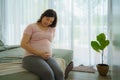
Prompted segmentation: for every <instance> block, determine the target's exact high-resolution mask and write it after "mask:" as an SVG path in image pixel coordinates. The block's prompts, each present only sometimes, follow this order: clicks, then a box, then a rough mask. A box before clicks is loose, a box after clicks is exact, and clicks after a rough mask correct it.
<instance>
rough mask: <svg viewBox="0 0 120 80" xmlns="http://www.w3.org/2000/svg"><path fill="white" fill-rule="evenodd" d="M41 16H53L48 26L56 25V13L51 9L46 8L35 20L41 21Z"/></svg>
mask: <svg viewBox="0 0 120 80" xmlns="http://www.w3.org/2000/svg"><path fill="white" fill-rule="evenodd" d="M43 17H54V18H55V19H54V21H53V22H52V24H51V25H50V27H56V24H57V14H56V12H55V11H54V10H53V9H47V10H46V11H45V12H44V13H43V14H42V15H41V17H40V19H38V21H37V22H41V20H42V18H43Z"/></svg>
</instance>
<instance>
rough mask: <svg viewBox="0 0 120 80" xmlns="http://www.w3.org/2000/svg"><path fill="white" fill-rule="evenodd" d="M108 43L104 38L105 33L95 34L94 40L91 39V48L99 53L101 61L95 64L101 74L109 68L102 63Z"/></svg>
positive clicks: (104, 73)
mask: <svg viewBox="0 0 120 80" xmlns="http://www.w3.org/2000/svg"><path fill="white" fill-rule="evenodd" d="M109 44H110V41H109V40H107V39H106V35H105V34H104V33H100V34H99V35H97V36H96V40H95V41H91V46H92V48H93V49H94V50H95V51H97V52H99V53H101V60H102V63H101V64H97V70H98V73H99V74H100V75H101V76H106V75H107V73H108V70H109V65H108V64H104V63H103V56H104V50H105V48H106V47H107V46H108V45H109Z"/></svg>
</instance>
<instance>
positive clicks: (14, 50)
mask: <svg viewBox="0 0 120 80" xmlns="http://www.w3.org/2000/svg"><path fill="white" fill-rule="evenodd" d="M23 51H24V50H23V49H22V48H21V47H20V46H19V45H14V46H0V64H7V63H19V62H21V61H22V58H23V55H24V52H23ZM53 57H56V58H62V59H64V60H65V66H66V69H65V79H66V78H67V77H68V73H69V72H70V71H71V70H72V68H73V62H72V59H73V51H72V50H67V49H53ZM16 65H18V64H16ZM27 79H28V80H38V77H37V76H36V75H34V74H32V73H30V72H28V71H20V72H16V73H11V74H7V75H0V80H27Z"/></svg>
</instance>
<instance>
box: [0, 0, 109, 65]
mask: <svg viewBox="0 0 120 80" xmlns="http://www.w3.org/2000/svg"><path fill="white" fill-rule="evenodd" d="M3 3H4V4H3ZM0 4H2V5H1V6H0V8H1V9H0V10H2V12H1V13H0V17H2V18H1V19H0V20H1V22H0V26H1V27H0V28H2V30H1V31H2V33H1V35H0V37H1V38H2V39H3V40H4V43H5V44H6V45H13V44H14V45H15V44H20V40H21V37H22V34H23V30H24V28H25V27H26V26H27V25H28V24H30V23H33V22H36V21H37V19H38V18H39V17H40V15H41V13H42V12H43V11H44V10H45V9H47V8H52V9H54V10H56V12H57V15H58V23H57V27H56V28H57V29H56V36H55V39H54V42H53V47H54V48H64V49H72V50H73V51H74V59H73V61H74V66H78V65H81V64H83V65H96V64H98V63H100V60H101V58H100V57H101V56H100V54H97V53H96V52H95V51H94V50H93V49H92V48H91V45H90V41H91V40H95V38H96V35H97V34H99V33H101V32H104V33H105V34H106V35H107V32H108V29H107V28H108V25H107V17H108V13H107V12H108V11H107V9H108V7H107V5H108V0H1V1H0ZM3 13H5V14H3ZM106 53H107V50H106ZM105 63H107V54H105Z"/></svg>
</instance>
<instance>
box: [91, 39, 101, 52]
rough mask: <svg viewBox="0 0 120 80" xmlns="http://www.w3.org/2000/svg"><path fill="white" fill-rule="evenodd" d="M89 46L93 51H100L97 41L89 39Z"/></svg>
mask: <svg viewBox="0 0 120 80" xmlns="http://www.w3.org/2000/svg"><path fill="white" fill-rule="evenodd" d="M91 46H92V48H93V49H94V50H95V51H97V52H100V45H99V44H98V43H97V41H91Z"/></svg>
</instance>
